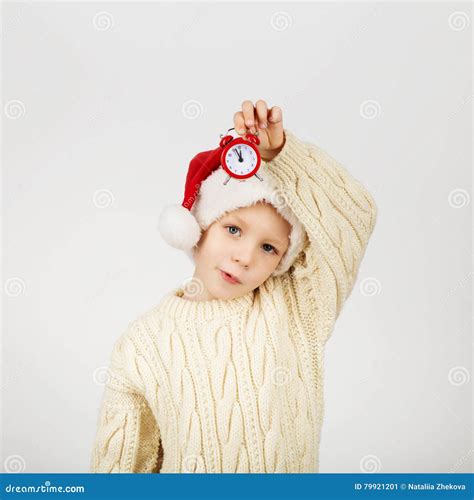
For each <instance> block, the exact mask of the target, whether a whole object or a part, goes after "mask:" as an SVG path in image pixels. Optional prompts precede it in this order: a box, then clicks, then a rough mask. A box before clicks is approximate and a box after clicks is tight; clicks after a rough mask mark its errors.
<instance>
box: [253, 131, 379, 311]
mask: <svg viewBox="0 0 474 500" xmlns="http://www.w3.org/2000/svg"><path fill="white" fill-rule="evenodd" d="M265 165H266V173H267V175H270V176H271V177H272V179H273V182H274V183H276V185H277V187H278V188H279V190H281V192H282V193H283V194H284V198H285V202H286V203H287V204H288V206H289V207H290V208H291V209H292V211H293V213H294V214H295V215H296V217H297V218H298V219H299V221H300V222H301V223H302V225H303V227H304V229H305V230H306V233H307V236H308V238H307V239H306V245H305V247H304V248H303V251H302V252H301V253H300V255H299V256H298V258H297V259H296V261H295V264H294V266H293V267H292V268H290V271H289V275H290V277H291V279H292V280H293V282H294V289H295V290H296V292H297V294H304V295H305V297H308V299H309V300H310V302H311V303H312V304H313V306H314V307H321V304H324V307H325V308H326V311H328V314H329V315H331V316H332V318H333V319H334V320H335V319H336V318H337V317H338V316H339V313H340V311H341V308H342V306H343V304H344V302H345V300H346V299H347V298H348V296H349V295H350V293H351V291H352V287H353V286H354V282H355V280H356V278H357V272H358V269H359V266H360V263H361V260H362V257H363V255H364V252H365V249H366V247H367V243H368V241H369V238H370V236H371V234H372V231H373V229H374V226H375V221H376V217H377V206H376V203H375V201H374V199H373V197H372V196H371V194H370V193H369V192H368V190H367V189H366V188H365V187H364V186H363V185H362V184H361V183H360V182H359V181H357V180H356V179H355V178H354V177H352V175H351V174H349V172H348V171H347V170H346V169H345V168H344V167H343V166H342V165H340V164H339V163H338V162H337V161H336V160H335V159H334V158H332V157H331V156H330V155H329V154H328V153H326V152H325V151H324V150H322V149H321V148H320V147H318V146H316V145H314V144H311V143H309V142H304V141H302V140H300V139H299V138H298V137H296V136H295V135H294V134H293V133H291V132H290V131H288V130H286V129H285V143H284V146H283V148H282V150H281V151H280V153H279V154H278V155H277V156H276V157H275V158H273V160H271V161H269V162H267V163H265ZM262 175H263V174H262Z"/></svg>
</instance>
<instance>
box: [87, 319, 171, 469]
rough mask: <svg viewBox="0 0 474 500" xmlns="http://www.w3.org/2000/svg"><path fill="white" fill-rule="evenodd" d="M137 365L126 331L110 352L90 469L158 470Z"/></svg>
mask: <svg viewBox="0 0 474 500" xmlns="http://www.w3.org/2000/svg"><path fill="white" fill-rule="evenodd" d="M132 324H133V323H132ZM132 324H131V325H132ZM131 325H129V328H132V326H131ZM137 366H138V365H137V363H136V350H135V346H134V344H133V340H132V339H131V338H130V335H129V330H127V331H126V332H124V333H123V334H122V336H121V337H120V338H119V339H118V340H117V341H116V343H115V345H114V348H113V351H112V356H111V361H110V364H109V369H108V374H107V382H106V385H105V390H104V394H103V398H102V403H101V408H100V412H99V419H98V426H97V430H96V435H95V440H94V443H93V447H92V458H91V462H90V472H100V473H116V472H119V473H131V472H148V473H151V472H159V469H160V467H161V460H162V455H161V446H160V431H159V428H158V425H157V423H156V420H155V417H154V416H153V413H152V411H151V409H150V407H149V405H148V403H147V401H146V399H145V397H144V395H143V393H144V389H143V384H142V381H141V377H140V373H139V370H138V367H137Z"/></svg>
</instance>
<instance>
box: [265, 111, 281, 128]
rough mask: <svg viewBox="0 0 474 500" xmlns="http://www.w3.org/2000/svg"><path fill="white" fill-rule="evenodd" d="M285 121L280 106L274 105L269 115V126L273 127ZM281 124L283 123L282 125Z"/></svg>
mask: <svg viewBox="0 0 474 500" xmlns="http://www.w3.org/2000/svg"><path fill="white" fill-rule="evenodd" d="M282 122H283V112H282V110H281V108H280V107H279V106H273V108H272V109H271V110H270V113H269V116H268V126H269V127H273V126H275V125H279V124H281V123H282ZM280 126H281V125H280Z"/></svg>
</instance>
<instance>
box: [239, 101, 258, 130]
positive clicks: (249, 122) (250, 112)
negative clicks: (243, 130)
mask: <svg viewBox="0 0 474 500" xmlns="http://www.w3.org/2000/svg"><path fill="white" fill-rule="evenodd" d="M242 112H243V114H244V119H245V125H246V127H247V128H248V129H250V131H251V132H252V133H253V134H254V133H255V132H256V131H257V129H256V128H255V110H254V107H253V103H252V101H248V100H247V101H244V102H243V103H242Z"/></svg>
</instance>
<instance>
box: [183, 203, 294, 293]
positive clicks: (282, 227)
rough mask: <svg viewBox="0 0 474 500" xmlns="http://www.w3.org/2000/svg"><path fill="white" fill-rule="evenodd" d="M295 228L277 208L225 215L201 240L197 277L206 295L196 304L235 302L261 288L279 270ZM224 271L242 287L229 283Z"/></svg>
mask: <svg viewBox="0 0 474 500" xmlns="http://www.w3.org/2000/svg"><path fill="white" fill-rule="evenodd" d="M290 232H291V225H290V223H289V222H287V221H286V220H285V219H284V218H283V217H282V216H281V215H279V214H278V212H277V210H276V209H275V207H273V206H272V205H270V204H268V203H264V202H259V203H257V204H256V205H253V206H251V207H245V208H239V209H237V210H234V211H232V212H229V213H228V214H225V215H223V216H222V217H221V218H220V219H219V220H217V221H215V222H214V223H213V224H211V225H210V226H209V227H208V228H207V230H206V231H205V232H204V233H203V235H202V236H201V239H200V241H199V243H198V245H197V249H196V253H195V256H194V259H195V264H196V269H195V272H194V277H195V278H198V279H199V280H201V282H202V284H203V291H202V293H200V294H199V296H194V297H186V293H185V298H191V299H193V300H210V299H214V298H218V299H224V300H227V299H232V298H236V297H240V296H242V295H244V294H246V293H248V292H250V291H252V290H254V289H256V288H257V287H259V286H260V285H261V284H262V283H263V282H264V281H265V280H266V279H267V278H268V277H269V276H270V275H271V274H272V272H273V271H274V270H275V269H276V267H277V266H278V264H279V263H280V260H281V259H282V257H283V255H284V254H285V252H286V250H287V248H288V246H289V243H290V240H289V236H290ZM224 271H225V272H227V273H230V274H232V275H233V276H235V277H236V278H237V279H238V280H239V283H232V282H231V281H230V280H229V279H226V277H225V274H224Z"/></svg>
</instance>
